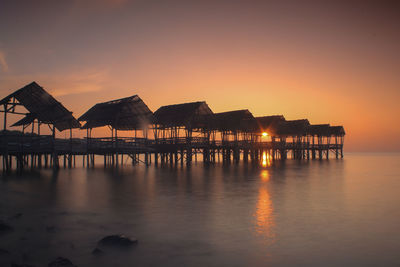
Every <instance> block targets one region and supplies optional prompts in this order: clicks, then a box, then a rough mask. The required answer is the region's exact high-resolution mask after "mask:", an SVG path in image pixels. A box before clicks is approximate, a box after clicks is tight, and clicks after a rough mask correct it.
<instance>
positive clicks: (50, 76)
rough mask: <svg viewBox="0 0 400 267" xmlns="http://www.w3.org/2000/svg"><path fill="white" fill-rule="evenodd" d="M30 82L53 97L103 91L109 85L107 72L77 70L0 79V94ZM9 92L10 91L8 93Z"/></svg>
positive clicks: (7, 75) (5, 76)
mask: <svg viewBox="0 0 400 267" xmlns="http://www.w3.org/2000/svg"><path fill="white" fill-rule="evenodd" d="M32 81H36V82H37V83H38V84H39V85H41V86H43V87H44V89H45V90H46V91H48V92H49V93H50V94H52V95H53V96H55V97H58V96H68V95H79V94H85V93H93V92H97V91H101V90H105V89H107V88H108V86H109V85H110V83H109V81H110V75H109V73H108V71H107V70H98V69H79V70H75V71H72V72H67V71H66V72H63V73H45V74H25V75H12V74H10V73H8V74H6V75H4V77H2V78H1V84H0V92H2V91H4V92H5V94H7V93H10V92H11V91H12V90H16V89H18V88H20V87H22V86H24V85H26V84H28V83H30V82H32ZM10 90H11V91H10Z"/></svg>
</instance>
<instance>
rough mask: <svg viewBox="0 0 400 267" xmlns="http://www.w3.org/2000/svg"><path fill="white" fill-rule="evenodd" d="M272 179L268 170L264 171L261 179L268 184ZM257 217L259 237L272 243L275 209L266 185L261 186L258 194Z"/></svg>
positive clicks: (256, 224)
mask: <svg viewBox="0 0 400 267" xmlns="http://www.w3.org/2000/svg"><path fill="white" fill-rule="evenodd" d="M269 178H270V175H269V172H268V170H262V172H261V179H262V181H264V182H267V181H268V180H269ZM254 217H255V232H256V234H257V235H259V236H262V237H264V238H265V240H266V241H268V242H271V241H274V239H275V234H274V232H273V227H274V225H275V222H274V219H273V207H272V201H271V197H270V194H269V191H268V188H267V187H265V185H264V184H262V185H260V189H259V192H258V200H257V205H256V211H255V214H254Z"/></svg>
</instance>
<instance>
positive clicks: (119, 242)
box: [98, 235, 138, 248]
mask: <svg viewBox="0 0 400 267" xmlns="http://www.w3.org/2000/svg"><path fill="white" fill-rule="evenodd" d="M137 242H138V241H137V239H130V238H129V237H126V236H124V235H109V236H106V237H104V238H103V239H101V240H100V241H99V242H98V244H99V245H101V246H108V247H116V248H118V247H120V248H126V247H130V246H132V245H133V244H137Z"/></svg>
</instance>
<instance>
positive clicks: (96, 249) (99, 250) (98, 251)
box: [92, 248, 104, 255]
mask: <svg viewBox="0 0 400 267" xmlns="http://www.w3.org/2000/svg"><path fill="white" fill-rule="evenodd" d="M103 253H104V252H103V251H102V250H101V249H99V248H95V249H93V251H92V254H93V255H101V254H103Z"/></svg>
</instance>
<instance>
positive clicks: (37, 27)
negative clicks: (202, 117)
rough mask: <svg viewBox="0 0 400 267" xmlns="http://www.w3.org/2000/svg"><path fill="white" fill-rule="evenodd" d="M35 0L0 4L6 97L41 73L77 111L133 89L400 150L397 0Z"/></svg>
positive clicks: (152, 103)
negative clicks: (331, 129) (337, 129)
mask: <svg viewBox="0 0 400 267" xmlns="http://www.w3.org/2000/svg"><path fill="white" fill-rule="evenodd" d="M32 2H33V1H1V3H0V32H1V35H0V98H2V97H4V96H6V95H7V94H9V93H11V92H12V91H14V90H16V89H18V88H21V87H22V86H24V85H26V84H27V83H30V82H32V81H36V82H38V83H39V84H40V85H41V86H43V87H44V88H45V89H46V90H48V91H49V92H50V93H52V94H53V95H54V96H55V97H56V98H57V99H58V100H59V101H61V102H62V103H63V104H64V105H65V106H66V107H67V108H68V109H70V110H71V111H73V112H74V115H75V116H76V117H79V116H80V115H82V114H83V113H84V112H85V111H86V110H87V109H89V108H90V107H91V106H92V105H94V104H95V103H97V102H102V101H108V100H111V99H116V98H121V97H126V96H130V95H134V94H138V95H139V96H140V97H141V98H142V99H143V100H144V101H145V102H146V103H147V105H148V106H149V107H150V109H152V110H153V111H155V110H156V109H157V108H158V107H160V106H162V105H167V104H175V103H182V102H189V101H199V100H205V101H207V103H208V104H209V106H210V107H211V109H212V110H213V111H214V112H221V111H228V110H234V109H243V108H247V109H249V110H250V111H251V112H252V113H253V114H254V115H255V116H261V115H273V114H283V115H284V116H285V117H286V118H287V119H300V118H308V119H309V120H310V122H311V123H330V124H332V125H334V124H343V125H344V127H345V129H346V132H347V136H346V145H345V148H346V151H400V138H399V136H400V116H399V114H400V108H399V105H398V101H399V100H400V88H399V85H400V75H399V73H398V72H399V70H400V53H399V47H400V27H399V26H400V16H398V14H400V4H398V3H397V2H394V1H387V2H385V1H343V3H337V2H341V1H332V2H329V1H324V4H322V1H305V2H302V5H301V6H300V5H298V3H299V2H298V1H279V3H278V2H268V1H128V0H118V1H116V0H114V1H111V0H101V1H94V0H74V1H37V2H36V1H35V3H32ZM1 120H2V118H1ZM1 123H2V122H1Z"/></svg>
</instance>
